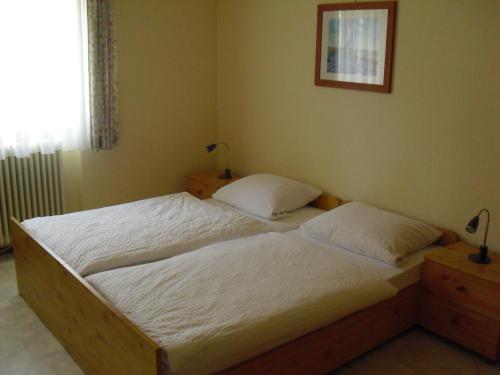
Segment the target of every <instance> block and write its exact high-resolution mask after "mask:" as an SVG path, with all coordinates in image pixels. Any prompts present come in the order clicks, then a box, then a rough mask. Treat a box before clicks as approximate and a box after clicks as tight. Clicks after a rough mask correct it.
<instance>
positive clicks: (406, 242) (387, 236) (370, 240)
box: [300, 202, 443, 266]
mask: <svg viewBox="0 0 500 375" xmlns="http://www.w3.org/2000/svg"><path fill="white" fill-rule="evenodd" d="M300 228H301V230H302V231H303V232H305V233H306V234H307V235H308V236H309V237H311V238H314V239H317V240H320V241H324V242H329V243H332V244H334V245H337V246H340V247H342V248H344V249H346V250H350V251H352V252H355V253H359V254H362V255H365V256H367V257H371V258H376V259H379V260H381V261H383V262H385V263H389V264H393V265H397V266H400V265H402V264H403V263H404V262H405V261H406V256H407V255H409V254H411V253H413V252H415V251H417V250H420V249H423V248H425V247H427V246H429V245H431V244H433V243H434V242H436V241H437V240H438V239H439V238H440V237H441V236H442V234H443V232H442V231H440V230H438V229H436V228H434V227H433V226H431V225H428V224H425V223H422V222H420V221H417V220H413V219H410V218H407V217H404V216H400V215H396V214H394V213H392V212H388V211H384V210H381V209H378V208H375V207H372V206H369V205H367V204H363V203H360V202H353V203H348V204H345V205H343V206H340V207H337V208H335V209H333V210H331V211H329V212H327V213H325V214H322V215H319V216H317V217H315V218H314V219H312V220H309V221H307V222H305V223H303V224H302V225H301V227H300Z"/></svg>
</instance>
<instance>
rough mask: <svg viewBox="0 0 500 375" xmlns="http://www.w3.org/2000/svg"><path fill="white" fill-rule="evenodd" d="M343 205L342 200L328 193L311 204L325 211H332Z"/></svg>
mask: <svg viewBox="0 0 500 375" xmlns="http://www.w3.org/2000/svg"><path fill="white" fill-rule="evenodd" d="M341 204H342V200H340V199H339V198H337V197H335V196H333V195H330V194H328V193H323V194H321V195H320V196H319V198H317V199H316V200H315V201H313V202H312V203H311V206H313V207H316V208H320V209H322V210H325V211H330V210H333V209H334V208H335V207H338V206H340V205H341Z"/></svg>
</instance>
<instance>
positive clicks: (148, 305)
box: [12, 193, 455, 374]
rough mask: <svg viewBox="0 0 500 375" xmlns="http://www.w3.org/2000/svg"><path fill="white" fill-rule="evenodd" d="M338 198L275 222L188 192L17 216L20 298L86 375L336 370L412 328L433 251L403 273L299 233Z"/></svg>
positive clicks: (411, 259) (413, 258) (419, 255)
mask: <svg viewBox="0 0 500 375" xmlns="http://www.w3.org/2000/svg"><path fill="white" fill-rule="evenodd" d="M340 204H341V202H340V200H338V199H336V198H335V197H332V196H329V195H325V194H323V195H322V196H320V197H319V198H317V199H316V200H315V201H314V203H313V204H312V206H308V207H303V208H300V209H298V210H295V211H293V213H291V214H289V215H288V216H287V217H283V218H281V219H280V220H266V219H263V218H261V217H259V216H256V215H252V214H249V213H248V212H245V211H241V210H238V209H237V208H234V207H232V206H228V205H226V204H224V203H221V202H219V201H215V200H208V201H199V200H198V199H196V198H194V197H192V196H190V195H189V194H187V193H181V194H175V195H170V196H166V197H159V198H153V199H149V200H145V201H140V202H133V203H129V204H126V205H120V206H115V207H110V208H104V209H99V210H93V211H86V212H81V213H76V214H70V215H62V216H59V217H51V218H40V219H33V220H30V221H27V222H24V223H23V224H20V223H18V222H17V221H15V220H13V222H12V223H13V245H14V248H15V259H16V271H17V277H18V288H19V293H20V295H21V296H23V297H24V299H25V300H26V301H27V302H28V304H29V305H30V306H31V307H32V309H33V310H34V311H35V312H36V313H37V314H38V316H39V317H40V318H41V320H42V321H43V322H44V323H45V325H46V326H47V327H48V328H49V329H50V330H51V331H52V333H53V334H54V335H55V336H56V337H57V338H58V339H59V341H60V342H61V343H62V344H63V346H64V347H65V348H66V350H67V351H68V352H69V353H70V354H71V355H72V356H73V357H74V359H75V360H76V362H77V363H78V364H79V365H80V366H81V367H82V369H83V370H84V371H85V372H86V373H89V374H117V373H119V374H209V373H227V374H255V373H265V374H282V373H286V374H304V373H307V374H311V373H318V374H322V373H326V372H328V371H331V370H333V369H335V368H336V367H338V366H340V365H342V364H344V363H345V362H347V361H349V360H351V359H353V358H354V357H356V356H358V355H360V354H362V353H364V352H366V351H367V350H369V349H371V348H373V347H374V346H376V345H378V344H380V343H381V342H384V341H385V340H387V339H389V338H391V337H393V336H395V335H397V334H398V333H400V332H402V331H403V330H405V329H407V328H408V327H410V326H412V325H413V324H415V323H416V321H417V310H418V298H419V293H418V292H419V280H420V266H421V263H422V260H423V256H424V255H425V254H426V253H427V252H428V251H431V250H432V249H433V248H434V247H432V246H431V247H427V248H426V249H424V250H421V251H418V252H415V253H413V254H411V255H409V256H408V259H407V262H406V264H405V265H404V266H402V267H394V266H392V265H389V264H386V263H382V262H380V261H378V260H374V259H370V258H368V257H365V256H361V255H359V254H355V253H353V252H350V251H346V250H345V249H343V248H341V247H339V246H335V245H333V244H331V243H325V242H324V241H318V240H315V239H312V238H310V237H308V236H306V235H305V234H304V231H301V230H298V229H297V228H298V227H299V226H300V225H301V224H303V223H305V222H309V221H310V220H311V219H313V218H314V217H317V216H318V215H321V214H323V213H324V212H325V211H328V210H331V209H334V208H336V207H338V206H339V205H340ZM158 223H162V225H158ZM62 227H64V228H65V231H64V233H65V235H61V230H60V228H62ZM167 234H168V235H167ZM454 240H455V237H454V235H453V234H452V233H451V232H445V233H444V235H443V236H442V237H441V239H440V242H439V244H440V245H446V244H449V243H452V242H454Z"/></svg>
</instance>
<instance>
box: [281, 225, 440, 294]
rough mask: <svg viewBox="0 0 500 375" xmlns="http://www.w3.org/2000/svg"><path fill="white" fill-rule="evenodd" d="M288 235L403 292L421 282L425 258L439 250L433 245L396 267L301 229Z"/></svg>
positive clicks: (410, 256)
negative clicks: (326, 251) (383, 280)
mask: <svg viewBox="0 0 500 375" xmlns="http://www.w3.org/2000/svg"><path fill="white" fill-rule="evenodd" d="M286 235H289V236H292V237H294V238H301V239H304V240H306V241H307V242H309V243H310V244H313V245H314V246H318V247H320V248H323V249H327V250H329V251H331V252H334V253H336V254H338V255H339V256H340V257H342V258H343V259H345V260H347V261H350V262H352V263H354V264H356V265H357V266H358V267H360V268H362V269H364V270H366V271H367V272H369V273H372V274H374V275H377V276H379V277H381V278H384V279H385V280H387V281H389V282H390V283H391V284H392V285H393V286H394V287H396V288H397V289H398V290H402V289H404V288H406V287H408V286H410V285H412V284H415V283H417V282H418V281H420V279H421V274H422V265H423V263H424V257H425V256H426V255H427V254H428V253H430V252H431V251H433V250H436V249H438V248H439V247H438V246H435V245H432V246H429V247H426V248H425V249H422V250H419V251H417V252H415V253H413V254H410V255H409V256H408V261H407V262H406V263H405V264H404V265H403V266H401V267H396V266H392V265H389V264H387V263H384V262H381V261H378V260H376V259H373V258H369V257H365V256H363V255H359V254H356V253H353V252H351V251H348V250H345V249H343V248H341V247H338V246H335V245H332V244H329V243H325V242H321V241H318V240H315V239H313V238H310V237H308V236H307V235H306V234H304V233H303V232H302V231H301V230H300V229H296V230H292V231H289V232H287V233H286Z"/></svg>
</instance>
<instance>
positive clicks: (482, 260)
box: [465, 208, 491, 264]
mask: <svg viewBox="0 0 500 375" xmlns="http://www.w3.org/2000/svg"><path fill="white" fill-rule="evenodd" d="M483 212H485V213H486V215H487V221H486V229H485V232H484V240H483V245H482V246H481V247H480V248H479V253H478V254H471V255H469V260H470V261H471V262H474V263H479V264H488V263H491V258H490V257H489V256H488V246H486V240H487V239H488V227H489V226H490V211H488V210H487V209H486V208H483V209H482V210H481V211H479V213H478V214H477V215H476V216H474V217H473V218H472V219H471V220H470V221H469V224H467V226H466V227H465V230H466V231H467V232H469V233H476V231H477V227H478V226H479V215H481V214H482V213H483Z"/></svg>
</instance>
